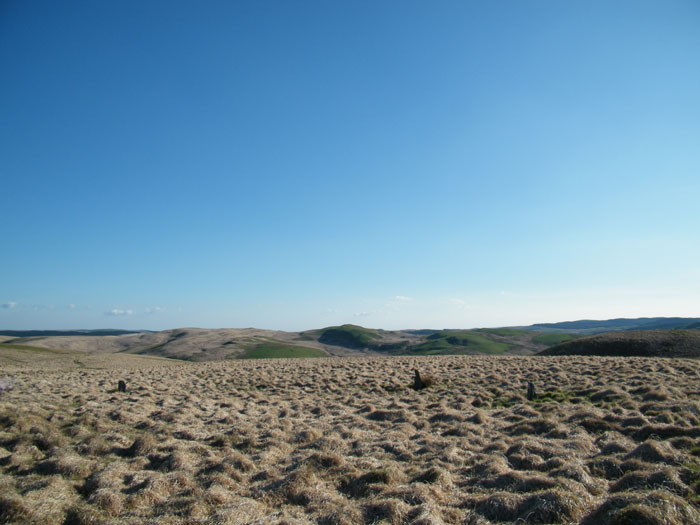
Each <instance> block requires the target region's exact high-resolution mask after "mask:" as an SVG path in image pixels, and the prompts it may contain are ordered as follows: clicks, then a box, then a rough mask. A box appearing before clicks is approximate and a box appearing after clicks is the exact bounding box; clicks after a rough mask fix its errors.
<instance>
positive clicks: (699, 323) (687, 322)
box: [522, 317, 700, 334]
mask: <svg viewBox="0 0 700 525" xmlns="http://www.w3.org/2000/svg"><path fill="white" fill-rule="evenodd" d="M522 329H524V330H536V331H540V332H566V333H577V334H599V333H604V332H617V331H626V330H691V329H693V330H695V329H700V318H697V317H639V318H636V319H625V318H621V319H608V320H601V321H595V320H590V319H584V320H581V321H566V322H563V323H538V324H533V325H530V326H525V327H522Z"/></svg>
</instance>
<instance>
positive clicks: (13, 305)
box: [2, 301, 18, 310]
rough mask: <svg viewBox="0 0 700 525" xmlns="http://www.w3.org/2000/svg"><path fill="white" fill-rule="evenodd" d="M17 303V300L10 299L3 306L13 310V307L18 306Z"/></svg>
mask: <svg viewBox="0 0 700 525" xmlns="http://www.w3.org/2000/svg"><path fill="white" fill-rule="evenodd" d="M17 304H18V303H16V302H15V301H10V302H8V303H5V304H3V305H2V307H3V308H5V309H6V310H12V309H13V308H16V307H17Z"/></svg>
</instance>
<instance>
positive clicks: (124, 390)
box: [117, 379, 126, 392]
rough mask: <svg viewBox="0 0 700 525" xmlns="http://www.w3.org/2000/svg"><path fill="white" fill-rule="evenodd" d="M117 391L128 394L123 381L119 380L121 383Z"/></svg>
mask: <svg viewBox="0 0 700 525" xmlns="http://www.w3.org/2000/svg"><path fill="white" fill-rule="evenodd" d="M117 390H119V392H126V383H125V382H124V381H122V380H121V379H120V380H119V383H118V384H117Z"/></svg>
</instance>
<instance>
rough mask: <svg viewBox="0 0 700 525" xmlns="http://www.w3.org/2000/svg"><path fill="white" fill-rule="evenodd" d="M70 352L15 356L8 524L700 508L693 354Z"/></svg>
mask: <svg viewBox="0 0 700 525" xmlns="http://www.w3.org/2000/svg"><path fill="white" fill-rule="evenodd" d="M73 359H74V358H73V357H71V358H70V360H69V362H67V363H64V365H62V366H57V367H48V368H47V367H45V366H44V365H41V366H39V367H32V366H30V364H28V363H24V362H23V363H21V366H19V365H18V366H15V367H6V368H4V369H3V376H4V377H6V378H8V379H10V380H11V384H12V388H11V389H9V390H7V391H5V392H3V393H2V395H1V397H0V523H42V524H82V523H105V524H115V525H119V524H137V523H153V524H155V523H165V524H167V523H172V524H197V523H201V524H205V523H211V524H227V523H230V524H243V523H259V524H263V523H265V524H266V523H273V524H282V523H287V524H302V523H318V524H356V523H377V524H379V523H384V524H414V525H419V524H420V525H427V524H442V523H459V524H488V523H582V524H586V525H591V524H598V523H602V524H620V523H641V524H666V523H668V524H671V523H674V524H675V523H689V524H690V523H699V522H700V512H699V506H698V492H699V491H700V458H699V457H698V456H700V362H697V361H693V360H683V359H653V358H649V359H647V358H591V357H586V358H582V357H471V356H444V357H421V358H416V357H399V358H345V359H340V358H338V359H308V360H260V361H228V362H211V363H173V362H172V361H159V360H148V361H139V360H136V361H134V360H129V361H116V360H115V361H111V362H110V361H109V356H100V359H103V360H104V362H100V363H101V364H102V365H104V366H100V367H98V368H95V367H89V366H85V363H82V365H79V364H77V363H73V365H70V363H72V362H73V361H72V360H73ZM118 359H121V358H118ZM110 363H111V364H110ZM139 365H142V366H139ZM416 369H417V370H419V371H420V373H421V375H425V376H428V375H430V376H432V378H433V383H432V384H431V385H430V386H429V387H428V388H424V389H421V390H414V389H413V388H411V387H412V386H413V381H414V374H415V372H414V370H416ZM119 379H121V380H123V381H124V382H125V383H126V385H127V388H126V392H119V391H118V390H117V380H119ZM528 382H532V383H533V384H534V385H535V387H536V390H537V393H536V396H535V398H534V399H532V400H529V401H528V400H527V399H526V393H527V384H528Z"/></svg>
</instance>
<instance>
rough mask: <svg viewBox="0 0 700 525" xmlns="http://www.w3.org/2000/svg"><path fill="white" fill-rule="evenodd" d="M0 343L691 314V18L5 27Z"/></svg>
mask: <svg viewBox="0 0 700 525" xmlns="http://www.w3.org/2000/svg"><path fill="white" fill-rule="evenodd" d="M0 71H1V72H2V73H0V75H1V80H0V111H1V112H0V179H1V183H2V184H1V186H0V187H1V188H2V205H3V213H2V219H1V220H0V238H1V239H2V241H1V242H2V244H1V245H2V248H3V250H2V257H1V258H0V304H1V305H2V307H0V328H2V329H29V328H34V329H42V328H47V329H48V328H52V329H55V328H97V327H123V328H150V329H162V328H173V327H179V326H201V327H245V326H256V327H260V328H277V329H284V330H300V329H308V328H315V327H321V326H328V325H332V324H339V323H345V322H352V323H356V324H362V325H365V326H371V327H380V328H389V329H391V328H412V327H413V328H422V327H433V328H441V327H464V328H469V327H475V326H499V325H500V326H503V325H516V324H526V323H531V322H538V321H560V320H571V319H579V318H610V317H622V316H627V317H636V316H700V205H699V202H700V199H699V197H700V2H697V1H695V0H688V1H656V0H654V1H641V0H630V1H615V2H610V1H582V0H581V1H570V2H562V1H559V0H551V1H537V0H533V1H527V2H524V1H520V0H511V1H505V0H503V1H493V2H491V1H489V2H486V1H483V2H466V1H462V0H460V1H454V2H425V1H403V0H402V1H374V0H372V1H347V2H340V1H337V2H336V1H334V2H328V1H299V2H288V1H277V2H273V1H264V2H257V1H255V2H254V1H250V2H229V1H225V2H224V1H222V2H215V1H208V2H190V1H187V2H173V1H168V2H165V1H163V2H156V1H148V2H143V1H119V2H116V1H115V2H93V1H84V2H77V1H74V2H54V1H45V2H41V1H32V2H23V1H20V0H14V1H12V0H7V1H4V2H1V3H0Z"/></svg>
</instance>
